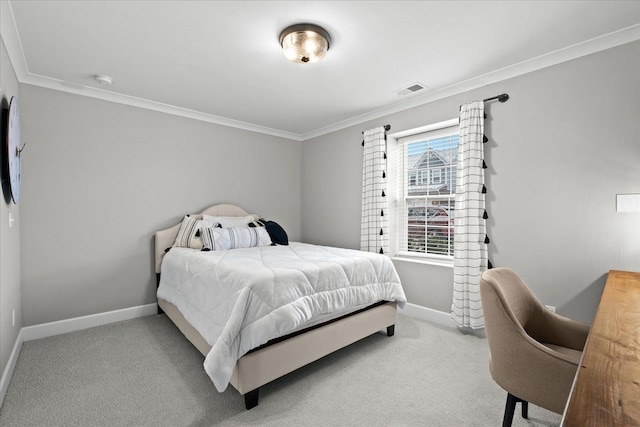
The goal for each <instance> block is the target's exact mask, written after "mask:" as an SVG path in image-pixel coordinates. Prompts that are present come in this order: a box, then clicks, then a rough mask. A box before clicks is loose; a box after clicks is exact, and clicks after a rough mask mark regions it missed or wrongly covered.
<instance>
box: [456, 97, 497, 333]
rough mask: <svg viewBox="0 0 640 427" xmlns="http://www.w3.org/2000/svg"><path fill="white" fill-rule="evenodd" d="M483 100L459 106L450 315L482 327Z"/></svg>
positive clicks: (464, 323) (484, 264)
mask: <svg viewBox="0 0 640 427" xmlns="http://www.w3.org/2000/svg"><path fill="white" fill-rule="evenodd" d="M483 138H484V103H483V102H482V101H474V102H470V103H468V104H465V105H463V106H462V107H461V108H460V144H459V146H458V170H457V179H456V204H455V206H456V210H455V217H454V229H455V237H454V250H453V259H454V261H453V304H452V305H451V319H452V320H453V321H454V322H455V323H456V325H458V326H459V327H470V328H473V329H477V328H483V327H484V318H483V316H482V304H481V302H480V275H481V274H482V272H483V271H485V270H486V269H487V262H488V259H487V243H488V237H487V235H486V225H485V217H486V212H485V201H484V193H485V192H486V188H485V186H484V169H483V164H484V154H483Z"/></svg>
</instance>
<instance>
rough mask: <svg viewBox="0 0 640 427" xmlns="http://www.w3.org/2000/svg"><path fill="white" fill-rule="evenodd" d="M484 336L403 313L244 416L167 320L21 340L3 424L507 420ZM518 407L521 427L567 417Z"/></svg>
mask: <svg viewBox="0 0 640 427" xmlns="http://www.w3.org/2000/svg"><path fill="white" fill-rule="evenodd" d="M488 357H489V351H488V347H487V341H486V339H485V338H477V337H475V336H472V335H464V334H462V333H460V332H459V331H457V330H456V329H453V328H446V327H442V326H438V325H435V324H432V323H429V322H426V321H422V320H418V319H414V318H411V317H407V316H403V315H400V316H398V323H397V325H396V334H395V336H394V337H391V338H389V337H387V336H386V335H385V334H384V333H379V334H376V335H372V336H371V337H368V338H365V339H364V340H362V341H360V342H358V343H356V344H354V345H351V346H349V347H348V348H346V349H343V350H340V351H338V352H336V353H334V354H332V355H329V356H327V357H326V358H324V359H322V360H320V361H318V362H315V363H312V364H310V365H308V366H305V367H303V368H301V369H299V370H297V371H296V372H293V373H291V374H289V375H287V376H285V377H284V378H281V379H278V380H276V381H274V382H272V383H270V384H268V385H266V386H264V387H262V388H261V390H260V404H259V405H258V406H257V407H256V408H254V409H252V410H250V411H247V410H245V409H244V399H243V398H242V396H240V394H239V393H238V392H237V391H236V390H234V389H233V388H232V387H229V388H228V389H227V390H226V391H225V392H224V393H218V392H217V391H216V390H215V388H214V386H213V383H212V382H211V381H210V379H209V377H208V376H207V374H206V373H205V372H204V369H203V367H202V363H203V360H204V357H203V356H202V355H201V354H200V353H199V352H198V351H197V350H196V349H195V348H194V347H193V346H192V345H191V344H190V343H189V342H188V341H187V340H186V339H185V338H184V337H183V336H182V335H181V333H180V332H179V331H178V330H177V328H176V327H175V326H174V325H173V323H171V321H170V320H168V319H167V318H166V316H164V315H156V316H147V317H143V318H138V319H134V320H129V321H125V322H119V323H114V324H110V325H105V326H99V327H96V328H91V329H87V330H83V331H78V332H72V333H68V334H64V335H58V336H54V337H49V338H43V339H40V340H35V341H29V342H25V343H24V344H23V347H22V351H21V353H20V357H19V358H18V361H17V364H16V368H15V371H14V374H13V378H12V380H11V383H10V385H9V389H8V391H7V394H6V397H5V400H4V404H3V405H2V408H0V425H2V426H83V427H84V426H150V425H153V426H212V425H221V426H232V425H245V426H258V425H260V426H487V427H488V426H500V425H501V422H502V414H503V410H504V404H505V400H506V392H504V391H503V390H502V389H501V388H500V387H498V386H497V385H496V384H495V383H494V382H493V380H492V379H491V376H490V374H489V370H488ZM519 411H520V406H519V405H518V407H517V408H516V415H515V417H514V424H513V425H514V426H527V425H529V426H531V425H533V426H555V425H558V424H559V422H560V416H559V415H556V414H553V413H551V412H549V411H546V410H544V409H541V408H539V407H536V406H533V405H530V408H529V420H528V421H527V420H524V419H523V418H522V417H521V416H520V412H519Z"/></svg>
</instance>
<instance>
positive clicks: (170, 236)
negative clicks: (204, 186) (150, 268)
mask: <svg viewBox="0 0 640 427" xmlns="http://www.w3.org/2000/svg"><path fill="white" fill-rule="evenodd" d="M204 214H207V215H212V216H246V215H252V216H253V217H254V218H255V219H259V218H260V216H259V215H256V214H249V213H247V212H246V211H245V210H244V209H242V208H240V207H238V206H236V205H229V204H222V205H213V206H211V207H208V208H206V209H205V210H203V211H202V212H200V213H199V214H193V215H192V216H194V217H196V218H202V215H204ZM181 223H182V220H180V222H179V223H177V224H176V225H174V226H173V227H170V228H166V229H164V230H160V231H156V234H155V251H156V273H160V265H161V264H162V258H163V257H164V254H165V251H166V249H167V248H170V247H171V246H173V242H174V241H175V240H176V236H177V235H178V231H179V230H180V224H181Z"/></svg>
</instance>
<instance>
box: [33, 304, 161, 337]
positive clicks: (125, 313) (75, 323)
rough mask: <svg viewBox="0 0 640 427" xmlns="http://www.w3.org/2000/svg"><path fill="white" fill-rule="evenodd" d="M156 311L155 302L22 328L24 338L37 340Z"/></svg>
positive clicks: (156, 305)
mask: <svg viewBox="0 0 640 427" xmlns="http://www.w3.org/2000/svg"><path fill="white" fill-rule="evenodd" d="M156 313H158V304H155V303H154V304H147V305H139V306H137V307H129V308H123V309H121V310H114V311H107V312H105V313H98V314H91V315H89V316H82V317H74V318H73V319H65V320H58V321H57V322H50V323H43V324H41V325H34V326H27V327H24V328H22V338H23V340H24V341H31V340H37V339H40V338H46V337H51V336H54V335H60V334H65V333H67V332H73V331H79V330H82V329H87V328H93V327H94V326H101V325H107V324H109V323H114V322H120V321H123V320H129V319H135V318H136V317H142V316H149V315H151V314H156Z"/></svg>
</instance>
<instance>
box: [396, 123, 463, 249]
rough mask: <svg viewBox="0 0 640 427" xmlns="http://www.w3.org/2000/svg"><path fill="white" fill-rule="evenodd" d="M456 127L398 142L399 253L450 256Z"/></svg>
mask: <svg viewBox="0 0 640 427" xmlns="http://www.w3.org/2000/svg"><path fill="white" fill-rule="evenodd" d="M459 140H460V135H459V129H458V126H457V125H456V126H451V127H447V128H442V129H436V130H433V131H429V132H424V133H421V134H418V135H412V136H408V137H405V138H401V139H399V140H398V142H399V143H400V148H401V150H400V152H401V159H402V163H403V165H402V166H403V167H402V168H401V170H402V171H403V175H404V176H403V177H399V179H401V180H402V187H403V189H402V190H403V191H402V193H401V194H403V195H404V198H403V202H404V203H403V205H404V209H403V211H404V212H403V213H402V217H403V222H404V225H403V229H404V233H403V234H404V237H405V238H404V239H403V240H404V241H402V242H400V250H401V252H407V253H409V254H425V255H437V256H445V257H452V256H453V236H454V227H453V217H454V213H455V192H456V163H457V159H458V143H459Z"/></svg>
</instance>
